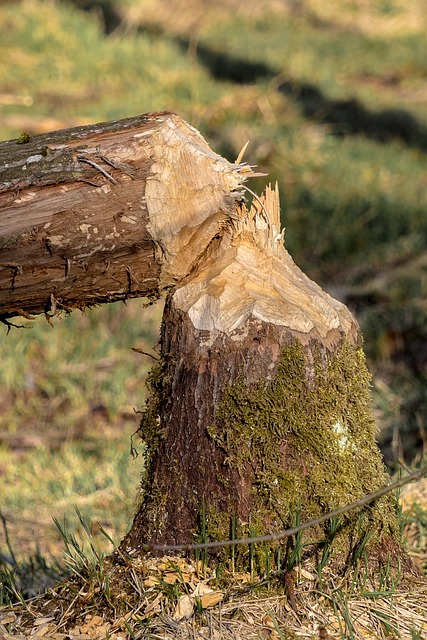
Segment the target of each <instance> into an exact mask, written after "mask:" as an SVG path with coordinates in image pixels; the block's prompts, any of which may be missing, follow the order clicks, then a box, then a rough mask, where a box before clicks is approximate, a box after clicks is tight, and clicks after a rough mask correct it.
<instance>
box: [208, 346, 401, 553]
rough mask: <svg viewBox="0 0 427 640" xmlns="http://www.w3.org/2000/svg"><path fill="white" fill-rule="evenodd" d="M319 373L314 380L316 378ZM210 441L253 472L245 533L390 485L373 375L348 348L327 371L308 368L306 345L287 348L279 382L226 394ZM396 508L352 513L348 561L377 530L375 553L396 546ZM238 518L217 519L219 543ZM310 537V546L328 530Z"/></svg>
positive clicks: (342, 538) (240, 386) (212, 530)
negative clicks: (384, 545)
mask: <svg viewBox="0 0 427 640" xmlns="http://www.w3.org/2000/svg"><path fill="white" fill-rule="evenodd" d="M313 372H314V375H313ZM209 434H210V436H211V437H212V438H214V440H215V441H216V443H217V444H218V446H220V447H222V448H223V449H224V450H225V451H226V455H227V460H228V464H229V465H231V466H232V467H234V468H237V469H241V471H242V473H243V472H244V469H245V468H246V469H247V465H248V463H249V464H250V465H251V466H252V468H253V470H254V482H253V486H252V505H253V507H252V509H251V517H250V522H248V523H244V524H242V523H241V525H240V528H239V532H238V535H248V534H249V533H251V534H252V535H263V534H265V533H268V532H269V531H277V530H280V529H283V528H285V527H288V526H293V525H294V524H295V518H296V514H297V513H298V512H299V511H300V518H301V521H303V520H308V519H311V518H315V517H317V516H319V515H322V514H323V513H327V512H329V511H332V510H333V509H336V508H338V507H340V506H343V505H346V504H348V503H350V502H353V501H355V500H357V499H358V498H361V497H362V496H363V495H365V494H367V493H370V492H372V491H374V490H376V489H377V488H379V487H380V486H382V485H383V484H385V483H386V482H387V475H386V473H385V470H384V465H383V462H382V457H381V453H380V451H379V449H378V447H377V445H376V441H375V435H376V426H375V422H374V419H373V416H372V410H371V392H370V374H369V372H368V370H367V367H366V362H365V356H364V353H363V350H362V349H361V348H359V347H356V346H353V345H351V344H349V342H348V341H344V343H343V344H342V346H341V347H340V348H338V349H337V350H336V351H335V353H333V354H332V355H331V356H330V358H329V361H328V363H327V365H326V366H325V365H324V364H323V362H322V359H321V356H320V355H319V356H318V357H315V362H314V363H310V364H309V365H308V363H307V358H306V355H305V352H304V349H303V347H302V345H301V344H300V343H298V342H296V343H294V344H293V345H291V346H286V347H285V348H283V350H282V355H281V360H280V363H279V365H278V368H277V372H276V375H275V377H274V379H273V380H272V381H270V382H268V383H265V382H263V381H260V382H259V383H258V384H257V385H255V386H252V387H250V388H248V387H247V386H246V385H245V384H244V382H243V380H242V379H240V380H238V381H237V382H236V383H235V384H233V385H232V386H230V387H228V388H227V389H225V390H224V392H223V396H222V400H221V403H220V406H219V408H218V410H217V413H216V418H215V424H214V425H212V426H211V427H210V429H209ZM394 503H395V500H394V497H393V496H391V495H386V496H384V497H383V498H381V499H380V500H377V501H376V502H375V503H374V504H373V505H370V506H368V507H366V508H365V509H364V513H363V515H361V512H360V510H357V511H352V512H350V513H349V514H347V515H346V516H344V519H343V521H342V525H343V526H341V528H340V533H339V535H338V536H337V537H336V540H335V543H336V545H338V546H339V548H340V550H341V551H342V552H343V553H344V554H346V555H348V553H350V552H351V548H350V547H353V548H354V547H355V546H356V545H357V544H358V541H359V542H360V540H362V539H363V538H364V537H365V536H366V535H367V534H368V532H369V545H370V546H371V548H372V547H373V546H374V545H378V543H380V542H381V541H382V540H383V539H384V536H386V537H388V538H389V539H390V536H391V537H392V538H393V539H397V536H398V531H399V528H398V526H397V519H396V510H395V504H394ZM229 523H230V514H224V513H222V514H216V513H214V511H213V510H211V511H210V512H209V511H208V531H209V538H210V539H223V538H227V537H229V531H230V524H229ZM327 528H328V523H327V524H326V525H325V527H324V529H322V530H318V531H317V532H316V531H313V530H309V531H308V532H307V533H306V534H305V536H304V539H305V541H307V540H310V541H313V540H314V539H317V540H321V539H322V538H323V536H324V535H325V531H327Z"/></svg>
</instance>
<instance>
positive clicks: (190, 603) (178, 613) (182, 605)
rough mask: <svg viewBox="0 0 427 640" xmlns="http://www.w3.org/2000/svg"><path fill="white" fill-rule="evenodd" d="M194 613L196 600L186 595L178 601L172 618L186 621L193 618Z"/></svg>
mask: <svg viewBox="0 0 427 640" xmlns="http://www.w3.org/2000/svg"><path fill="white" fill-rule="evenodd" d="M193 611H194V598H191V597H190V596H189V595H187V594H185V595H183V596H181V597H180V598H179V599H178V602H177V604H176V607H175V611H174V612H173V615H172V618H173V619H174V620H185V619H188V618H191V616H192V615H193Z"/></svg>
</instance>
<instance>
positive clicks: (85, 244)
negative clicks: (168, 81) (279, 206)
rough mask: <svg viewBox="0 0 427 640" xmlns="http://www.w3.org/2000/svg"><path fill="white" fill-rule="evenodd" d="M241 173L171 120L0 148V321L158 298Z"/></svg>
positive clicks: (193, 255) (205, 235)
mask: <svg viewBox="0 0 427 640" xmlns="http://www.w3.org/2000/svg"><path fill="white" fill-rule="evenodd" d="M248 170H249V168H246V171H248ZM249 173H250V170H249ZM246 175H247V174H246ZM244 176H245V169H244V167H243V165H232V164H230V163H229V162H227V161H226V160H225V159H224V158H221V157H220V156H218V155H217V154H215V153H214V152H213V151H212V150H211V149H210V148H209V146H208V145H207V144H206V142H205V141H204V140H203V138H202V137H201V135H200V134H199V133H198V132H197V131H196V130H195V129H193V128H192V127H190V126H189V125H187V124H186V123H185V122H183V121H182V120H181V119H180V118H179V117H178V116H175V115H173V114H170V113H158V114H147V115H144V116H139V117H135V118H130V119H127V120H119V121H115V122H108V123H101V124H97V125H91V126H86V127H76V128H74V129H66V130H63V131H57V132H54V133H49V134H44V135H40V136H34V137H33V138H30V139H28V137H26V136H25V135H23V136H22V137H21V139H19V140H11V141H9V142H5V143H1V144H0V317H3V318H7V317H10V316H13V315H20V314H21V315H28V314H37V313H46V312H55V311H57V310H59V309H65V310H69V309H72V308H76V307H77V308H84V307H86V306H89V305H93V304H96V303H101V302H110V301H113V300H120V299H126V298H128V297H138V296H143V295H144V296H158V294H159V291H161V290H162V289H164V288H167V287H170V286H171V285H173V284H175V283H176V282H177V281H179V280H180V279H181V278H182V277H183V275H185V274H186V273H188V272H189V271H190V270H191V267H192V263H193V261H194V260H196V259H197V257H198V255H199V253H200V252H201V251H203V250H204V249H205V247H206V246H207V244H209V242H210V241H211V239H212V238H213V237H214V236H215V234H216V233H217V232H218V230H219V229H220V228H221V226H222V225H223V224H224V222H225V221H226V220H227V219H228V216H229V215H230V214H233V212H234V208H235V202H236V200H237V199H239V197H240V195H241V194H240V192H239V187H240V185H241V182H242V181H243V180H244Z"/></svg>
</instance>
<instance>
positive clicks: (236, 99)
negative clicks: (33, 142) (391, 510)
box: [0, 0, 427, 557]
mask: <svg viewBox="0 0 427 640" xmlns="http://www.w3.org/2000/svg"><path fill="white" fill-rule="evenodd" d="M91 5H93V6H91ZM107 5H109V6H110V5H111V6H112V7H113V8H114V11H113V16H112V18H111V16H110V19H109V20H106V18H105V17H104V16H103V11H102V8H103V7H104V10H106V6H107ZM83 9H87V10H83ZM107 17H108V16H107ZM107 22H108V24H107ZM106 27H107V28H106ZM426 27H427V9H426V7H425V4H424V3H423V2H422V0H419V1H418V2H417V1H412V2H409V1H408V2H403V1H400V0H387V1H386V0H384V1H382V2H377V3H370V2H367V1H366V0H358V1H357V0H353V1H350V0H341V1H339V0H325V1H324V2H320V0H307V1H305V2H302V1H300V2H288V3H287V2H273V1H271V2H261V1H258V2H253V1H251V0H248V1H247V2H245V3H240V2H237V1H236V2H233V0H228V1H227V0H222V1H219V2H218V3H208V2H203V0H198V1H194V2H190V1H189V2H180V1H179V0H171V1H167V0H163V1H162V0H146V2H142V1H141V2H138V0H122V2H115V3H107V2H104V3H103V2H96V3H95V2H93V3H91V2H84V1H83V0H80V1H76V2H71V1H69V2H67V1H65V0H64V1H63V2H60V1H59V0H56V1H55V0H44V1H43V0H22V2H3V3H1V4H0V35H1V37H0V139H9V138H13V137H17V136H19V135H20V133H22V131H28V132H30V133H37V132H42V131H45V130H50V129H54V128H62V127H68V126H73V125H75V124H80V123H86V122H87V123H88V122H95V121H101V120H108V119H114V118H121V117H126V116H131V115H135V114H137V113H144V112H147V111H155V110H173V111H176V112H177V113H179V114H180V115H181V116H182V117H183V118H184V119H186V120H187V121H189V122H190V123H191V124H193V125H194V126H196V127H197V128H199V129H200V130H201V131H202V133H203V134H204V135H205V137H206V138H207V139H208V141H209V143H210V144H211V146H212V147H213V148H214V149H215V150H216V151H218V152H219V153H221V154H223V155H225V156H226V157H228V158H229V159H230V160H234V159H235V158H236V157H237V155H238V153H239V151H240V149H241V148H242V147H243V145H244V144H245V142H246V141H247V140H250V145H249V147H248V150H247V152H246V156H245V157H246V159H247V161H248V162H250V163H251V164H257V165H258V167H259V169H260V170H261V171H264V172H266V173H268V178H266V179H262V180H261V179H258V180H257V181H254V183H253V184H252V185H251V188H252V189H255V190H260V189H262V188H263V186H264V184H265V183H266V181H267V180H273V181H274V180H278V181H279V184H280V188H281V198H282V210H283V224H284V226H285V227H286V236H285V239H286V244H287V247H288V249H289V251H290V253H291V254H292V256H293V257H294V259H295V260H296V262H297V263H298V264H299V265H300V266H301V267H302V268H303V269H304V270H305V271H306V272H307V273H308V274H309V275H310V276H311V277H312V278H314V279H315V280H316V281H318V282H319V283H320V284H321V285H322V286H323V287H324V288H326V289H327V290H329V291H330V292H331V293H333V294H334V295H335V296H337V297H339V298H340V299H342V300H343V301H345V302H346V303H348V304H349V305H350V307H351V308H352V309H353V310H354V312H355V313H356V315H357V317H358V319H359V322H360V323H361V325H362V329H363V331H364V335H365V346H366V351H367V354H368V358H369V362H370V366H371V370H372V372H373V376H374V377H373V384H374V397H375V409H376V413H377V416H378V422H379V426H380V428H381V434H380V438H381V442H382V444H383V447H384V452H385V455H386V459H387V461H388V462H389V463H390V464H394V465H396V461H397V459H398V458H399V457H400V458H405V460H406V462H408V463H412V462H414V461H415V462H419V461H420V460H421V458H422V456H423V455H424V454H425V453H426V451H427V436H426V430H427V426H426V419H425V415H426V413H427V412H426V409H427V391H426V389H427V385H426V382H427V369H426V363H427V349H426V346H425V345H426V344H427V342H426V339H427V335H426V327H427V322H426V320H427V308H426V304H425V297H426V293H427V189H426V185H427V171H426V152H427V39H426V38H425V32H426ZM107 32H108V33H107ZM159 321H160V310H159V309H157V308H154V309H153V308H149V309H145V308H143V304H142V302H141V301H134V302H132V303H131V304H129V305H128V306H127V307H125V306H123V305H111V306H109V307H105V308H100V309H95V310H92V311H90V312H89V311H88V312H87V313H86V314H85V315H80V314H79V315H78V314H77V313H76V314H75V315H73V316H72V317H70V318H65V319H63V320H62V321H55V323H54V327H53V328H52V327H50V326H49V325H48V323H47V322H46V321H45V320H44V319H43V318H39V319H37V320H36V321H33V322H31V323H29V324H31V325H32V329H28V330H19V331H17V330H15V331H12V332H11V333H10V334H9V335H8V336H6V328H4V329H3V331H2V339H1V342H0V362H1V368H0V389H1V391H0V409H1V411H0V475H1V482H2V496H1V503H0V508H1V513H2V514H3V516H4V519H5V522H6V529H5V528H3V530H0V551H2V552H4V553H8V549H7V545H6V540H5V533H6V531H8V532H9V538H10V544H11V546H12V548H13V549H14V552H15V553H16V554H17V556H21V557H24V556H28V554H34V553H35V552H36V550H37V548H39V549H40V552H41V553H42V554H43V555H46V554H48V553H50V552H51V553H54V554H56V553H57V549H58V546H59V545H60V544H61V538H60V535H59V533H58V532H57V531H56V530H55V527H54V525H53V524H52V517H53V516H55V517H57V518H58V519H59V520H63V518H64V516H65V517H66V518H67V520H68V521H69V525H68V526H69V527H70V530H71V531H75V532H77V533H79V532H80V533H82V527H81V523H80V521H79V519H78V517H77V516H76V514H75V511H74V505H76V506H78V508H79V509H80V511H81V513H82V514H83V516H84V517H85V519H87V520H88V522H89V523H91V524H93V530H94V531H97V529H96V524H95V523H96V522H100V523H101V524H102V525H103V527H104V528H105V529H106V530H107V531H108V533H109V534H110V535H111V536H112V537H113V538H115V539H119V538H120V536H122V535H123V532H124V531H125V529H126V527H127V525H128V520H129V517H130V515H131V513H132V500H133V497H134V494H135V489H136V487H137V485H138V479H139V473H140V464H141V459H140V458H139V459H137V460H133V459H132V457H131V456H130V454H129V451H130V446H131V444H130V436H131V434H132V433H133V432H134V431H135V430H136V428H137V426H138V416H137V414H135V412H134V410H135V409H136V410H139V409H140V408H141V406H142V405H143V401H144V389H143V385H144V379H145V376H146V373H147V371H148V368H149V366H150V364H151V362H150V358H148V357H144V356H142V355H141V354H137V353H135V352H132V351H131V347H137V348H140V349H143V350H145V351H151V350H152V349H153V347H154V346H155V344H156V341H157V332H158V326H159ZM26 324H27V323H26ZM0 330H1V327H0ZM135 444H136V443H135ZM136 446H138V447H140V445H139V443H138V444H136ZM423 517H424V518H425V516H423ZM421 538H422V537H421ZM416 539H417V544H420V545H422V544H423V543H422V539H421V542H420V536H418V537H417V538H416ZM99 540H100V544H105V538H103V536H99Z"/></svg>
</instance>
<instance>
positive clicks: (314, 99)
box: [177, 38, 427, 152]
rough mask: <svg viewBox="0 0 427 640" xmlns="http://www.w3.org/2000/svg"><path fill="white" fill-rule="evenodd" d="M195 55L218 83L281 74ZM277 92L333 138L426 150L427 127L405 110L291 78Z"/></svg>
mask: <svg viewBox="0 0 427 640" xmlns="http://www.w3.org/2000/svg"><path fill="white" fill-rule="evenodd" d="M177 42H178V44H179V46H180V47H181V48H182V49H184V50H186V49H188V48H189V46H190V42H189V40H188V39H185V38H177ZM196 55H197V59H198V61H199V62H200V64H202V65H203V66H204V67H206V68H207V69H208V70H209V72H210V73H211V75H212V76H213V77H214V78H215V79H217V80H226V81H230V82H234V83H236V84H252V83H255V82H257V81H258V80H262V79H264V80H269V79H270V80H272V79H273V78H280V76H281V75H282V74H281V73H280V71H279V70H277V69H274V68H273V67H271V66H269V65H267V64H264V63H263V62H251V61H249V60H245V59H243V58H240V57H236V56H233V55H230V54H229V53H226V52H223V51H216V50H214V49H211V48H209V47H207V46H206V45H203V44H198V46H197V51H196ZM277 90H278V91H279V92H281V93H283V94H284V95H286V96H288V97H290V98H291V99H292V100H294V101H295V102H296V103H297V104H298V105H299V107H300V109H301V111H302V113H303V115H304V116H305V117H306V118H310V119H311V120H315V121H316V122H319V123H321V124H328V125H331V126H332V133H333V134H334V135H336V136H347V135H356V134H361V135H364V136H366V137H367V138H370V139H373V140H378V141H380V142H388V141H389V140H392V139H398V140H402V141H403V142H404V143H405V144H406V145H407V146H408V147H412V148H415V149H419V150H420V151H422V152H426V151H427V127H425V126H424V125H422V124H421V123H420V122H418V120H417V119H416V118H415V117H414V116H413V115H412V114H411V113H410V112H409V111H406V110H405V109H383V110H381V111H373V110H370V109H368V108H367V107H365V106H364V105H363V104H362V103H361V102H360V101H359V100H357V99H356V98H349V99H346V100H333V99H330V98H328V97H327V96H326V95H325V94H324V93H323V92H322V91H321V90H320V89H319V88H318V87H316V86H315V85H314V84H310V83H308V82H302V81H299V80H295V79H291V78H288V79H286V80H284V81H283V82H281V83H280V84H279V85H278V87H277Z"/></svg>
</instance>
